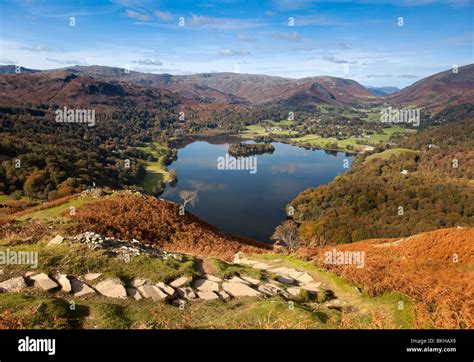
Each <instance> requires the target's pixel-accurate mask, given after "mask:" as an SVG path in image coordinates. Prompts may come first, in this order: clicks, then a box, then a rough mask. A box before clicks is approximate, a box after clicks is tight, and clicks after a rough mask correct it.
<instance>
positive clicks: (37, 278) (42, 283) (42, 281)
mask: <svg viewBox="0 0 474 362" xmlns="http://www.w3.org/2000/svg"><path fill="white" fill-rule="evenodd" d="M30 279H31V280H33V281H34V282H35V287H37V288H41V289H43V290H51V289H54V288H57V287H58V286H59V285H58V283H56V282H55V281H54V280H53V279H51V278H50V277H48V276H47V275H46V274H45V273H40V274H37V275H34V276H32V277H30Z"/></svg>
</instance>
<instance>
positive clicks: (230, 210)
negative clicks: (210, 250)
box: [161, 141, 353, 242]
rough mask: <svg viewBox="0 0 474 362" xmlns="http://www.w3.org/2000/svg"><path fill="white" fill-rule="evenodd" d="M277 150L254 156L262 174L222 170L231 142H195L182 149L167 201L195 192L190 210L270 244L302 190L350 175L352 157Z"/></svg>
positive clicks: (289, 148) (280, 147)
mask: <svg viewBox="0 0 474 362" xmlns="http://www.w3.org/2000/svg"><path fill="white" fill-rule="evenodd" d="M273 146H274V147H275V152H274V153H273V154H264V155H257V156H255V157H256V159H257V163H256V164H257V168H256V170H257V172H255V173H253V174H252V173H250V171H249V170H220V169H218V167H217V165H218V158H219V157H225V155H226V153H227V150H228V147H229V143H222V144H211V143H208V142H206V141H195V142H193V143H191V144H188V145H186V146H185V147H184V148H181V149H179V150H178V159H177V161H175V162H173V163H172V164H171V165H170V166H169V167H168V169H173V168H174V169H176V171H177V175H178V182H177V184H176V186H174V187H172V186H170V185H168V186H167V187H166V190H165V192H164V193H163V194H162V195H161V197H163V198H164V199H168V200H172V201H175V202H178V203H182V200H181V199H180V197H179V192H180V191H183V190H191V191H196V192H197V193H198V202H197V203H196V204H195V206H194V207H193V206H191V205H189V204H188V205H187V206H186V210H187V211H188V212H190V213H192V214H194V215H196V216H198V217H199V218H201V219H203V220H205V221H206V222H208V223H210V224H212V225H215V226H217V227H218V228H219V229H221V230H223V231H226V232H229V233H232V234H236V235H242V236H246V237H250V238H253V239H257V240H260V241H263V242H270V236H271V235H272V233H273V230H274V228H275V227H276V226H277V225H278V224H280V223H281V222H282V221H284V220H285V218H286V213H285V207H286V205H287V204H288V203H290V201H291V200H292V199H294V198H295V196H297V195H298V194H299V193H300V192H302V191H304V190H305V189H307V188H308V187H316V186H318V185H321V184H326V183H328V182H330V181H331V180H333V179H334V178H335V177H336V176H337V175H338V174H341V173H344V172H345V171H347V169H346V168H344V159H347V160H348V164H349V167H350V165H351V163H352V159H353V156H349V155H346V154H345V153H342V152H340V153H334V152H333V153H331V152H326V151H322V150H306V149H304V148H301V147H296V146H291V145H287V144H284V143H276V142H274V143H273Z"/></svg>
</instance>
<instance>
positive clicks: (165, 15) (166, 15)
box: [153, 10, 173, 21]
mask: <svg viewBox="0 0 474 362" xmlns="http://www.w3.org/2000/svg"><path fill="white" fill-rule="evenodd" d="M153 14H154V15H155V16H156V17H157V18H158V19H160V20H163V21H170V20H173V14H171V13H170V12H168V11H160V10H155V12H154V13H153Z"/></svg>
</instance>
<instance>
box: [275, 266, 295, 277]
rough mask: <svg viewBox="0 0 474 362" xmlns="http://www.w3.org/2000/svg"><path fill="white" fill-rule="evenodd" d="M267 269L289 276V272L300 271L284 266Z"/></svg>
mask: <svg viewBox="0 0 474 362" xmlns="http://www.w3.org/2000/svg"><path fill="white" fill-rule="evenodd" d="M268 271H269V272H270V273H273V274H278V275H286V276H290V275H291V274H297V273H301V272H300V271H298V270H296V269H292V268H286V267H279V268H272V269H268Z"/></svg>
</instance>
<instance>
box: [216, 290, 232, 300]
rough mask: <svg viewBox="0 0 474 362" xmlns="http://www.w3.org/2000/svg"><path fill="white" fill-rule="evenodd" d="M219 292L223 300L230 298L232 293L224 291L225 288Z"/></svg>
mask: <svg viewBox="0 0 474 362" xmlns="http://www.w3.org/2000/svg"><path fill="white" fill-rule="evenodd" d="M217 294H218V295H219V297H221V299H222V300H228V299H230V295H229V294H227V293H226V292H224V291H223V290H220V291H218V292H217Z"/></svg>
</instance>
